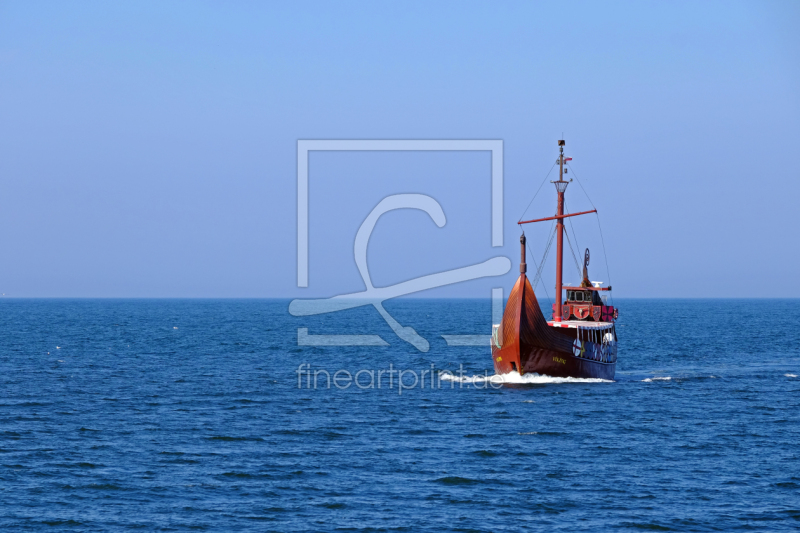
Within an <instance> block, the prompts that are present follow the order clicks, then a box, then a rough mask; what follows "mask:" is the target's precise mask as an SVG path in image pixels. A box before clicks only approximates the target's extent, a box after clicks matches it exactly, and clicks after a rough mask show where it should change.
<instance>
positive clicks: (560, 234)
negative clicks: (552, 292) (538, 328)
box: [553, 140, 569, 322]
mask: <svg viewBox="0 0 800 533" xmlns="http://www.w3.org/2000/svg"><path fill="white" fill-rule="evenodd" d="M564 144H566V143H564V141H563V140H560V141H558V149H559V152H560V153H559V156H558V181H554V182H553V183H555V185H556V191H558V212H557V214H556V216H557V217H558V218H556V220H557V223H556V236H557V239H558V240H557V241H556V308H555V312H554V313H553V315H554V316H553V321H554V322H561V315H562V311H561V291H562V286H563V285H562V283H561V276H562V273H563V270H564V191H566V190H567V185H569V182H568V181H564Z"/></svg>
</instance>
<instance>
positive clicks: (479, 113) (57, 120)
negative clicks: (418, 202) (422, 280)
mask: <svg viewBox="0 0 800 533" xmlns="http://www.w3.org/2000/svg"><path fill="white" fill-rule="evenodd" d="M562 132H563V135H564V138H565V139H566V141H567V155H568V156H571V157H573V158H574V159H573V161H572V168H573V169H574V174H573V175H570V177H572V176H574V175H577V176H578V177H579V178H580V179H581V180H583V185H584V187H585V188H586V190H587V192H588V193H589V195H590V196H591V200H592V202H593V203H594V205H595V206H596V207H597V208H598V209H599V210H600V220H601V221H602V224H603V226H602V229H603V235H604V237H605V244H606V248H607V252H608V264H609V268H610V275H611V280H612V282H613V285H614V288H615V294H616V295H617V296H619V297H651V296H653V297H655V296H670V297H671V296H675V297H684V296H687V297H705V296H721V297H736V296H752V297H761V296H763V297H775V296H787V297H800V285H798V284H797V283H795V281H796V278H797V275H798V272H799V271H800V266H799V263H800V251H798V245H800V238H798V234H800V232H798V230H797V225H798V222H797V214H798V211H800V209H798V205H799V204H800V159H799V158H798V145H799V144H800V3H797V2H788V1H787V2H755V1H753V2H730V1H725V2H642V1H637V2H631V3H622V2H613V3H611V2H609V3H599V2H538V3H537V2H520V3H512V2H488V1H487V2H482V3H477V2H421V3H410V2H391V3H390V2H364V3H341V2H335V3H334V2H325V3H322V2H320V3H301V2H272V3H269V2H252V3H250V2H142V1H136V2H69V3H68V2H22V1H20V2H0V292H2V293H5V294H6V295H7V296H19V297H22V296H85V297H94V296H109V297H112V296H121V297H125V296H132V297H140V296H142V297H143V296H154V297H162V296H164V297H171V296H180V297H183V296H189V297H295V296H302V295H309V296H312V295H313V296H329V295H334V294H339V293H344V292H354V291H359V290H362V289H363V288H364V287H363V283H362V281H361V278H360V276H359V274H358V271H357V269H356V266H355V263H354V260H353V239H354V237H355V234H356V231H357V229H358V227H359V225H360V224H361V222H362V221H363V220H364V218H365V217H366V216H367V214H368V213H369V212H370V211H371V210H372V208H373V207H375V205H376V204H377V203H378V202H379V201H380V200H381V198H383V197H385V196H386V195H390V194H396V193H423V194H428V195H430V196H432V197H434V198H436V200H437V201H438V202H439V203H440V204H441V206H442V208H443V209H444V212H445V214H446V216H447V224H446V225H445V226H444V227H443V228H438V227H436V225H435V224H434V223H433V222H432V221H431V220H430V218H428V216H427V215H425V214H424V213H422V212H414V211H403V212H394V213H389V214H387V215H384V217H383V218H382V219H381V221H380V222H379V224H378V226H377V227H376V229H375V231H374V233H373V235H372V239H371V241H370V248H369V266H370V272H371V275H372V278H373V281H374V283H375V284H376V285H390V284H394V283H397V282H400V281H404V280H407V279H410V278H414V277H417V276H421V275H424V274H431V273H435V272H439V271H443V270H448V269H451V268H455V267H462V266H466V265H470V264H473V263H477V262H481V261H484V260H486V259H489V258H491V257H494V256H497V255H505V256H508V257H509V258H511V259H512V262H513V266H512V270H511V272H510V273H509V274H508V275H506V276H505V277H502V278H493V279H484V280H479V281H473V282H468V283H463V284H460V285H455V286H451V287H448V288H442V289H437V290H433V291H429V292H427V293H423V294H422V295H423V296H431V297H435V296H482V297H488V296H489V290H490V288H491V287H495V286H500V287H504V288H505V289H506V293H507V291H508V289H510V287H511V285H512V283H513V280H514V278H515V277H516V275H517V273H518V267H517V264H518V261H519V252H518V246H519V244H518V243H519V229H518V227H517V225H516V221H517V220H518V219H519V217H520V216H521V215H522V213H523V211H524V210H525V207H526V205H528V202H529V201H530V199H531V198H532V197H533V195H534V193H535V192H536V189H537V188H538V187H539V184H540V183H541V181H542V180H543V179H544V177H545V175H546V174H547V172H548V170H549V169H550V168H551V166H552V164H553V162H554V161H555V159H556V156H557V146H556V141H557V139H559V138H560V137H561V135H562ZM298 139H500V140H502V141H503V143H504V179H505V186H504V223H505V226H504V242H505V246H504V247H503V248H492V247H491V238H490V220H491V219H490V206H491V203H490V202H491V188H490V177H491V163H490V157H489V154H488V153H487V152H463V153H458V152H441V153H419V152H411V153H386V152H381V153H365V152H352V153H334V152H315V153H312V155H311V158H310V163H309V180H310V203H309V209H310V211H309V212H310V215H309V227H310V233H309V235H310V250H309V254H310V262H309V280H310V282H309V287H308V288H307V289H302V290H301V289H298V288H297V286H296V285H297V275H296V269H297V261H296V254H297V244H296V216H297V212H296V201H297V199H296V195H297V185H296V180H297V140H298ZM552 178H553V175H551V176H550V178H549V179H552ZM567 202H568V208H569V209H570V210H571V211H578V210H582V209H586V208H591V205H590V203H589V201H588V200H587V199H586V197H585V196H584V195H583V192H582V191H581V190H580V187H579V186H578V184H577V183H573V184H572V185H570V188H569V189H568V191H567ZM554 210H555V193H554V190H553V187H552V185H550V184H546V186H545V187H544V188H543V189H542V191H541V192H540V193H539V196H538V197H537V199H536V201H535V202H534V203H533V205H531V207H530V208H529V209H528V211H527V214H528V215H530V217H535V216H549V215H551V214H553V212H554ZM579 218H582V220H578V219H579ZM574 220H575V223H574V230H575V233H576V236H577V238H578V244H579V245H580V247H581V248H584V247H586V246H589V247H590V248H591V249H592V257H593V260H592V264H591V266H590V273H591V274H592V276H591V277H592V278H593V279H603V280H606V279H607V276H608V274H607V273H606V269H605V262H604V260H603V254H602V246H601V244H600V240H599V232H598V229H597V220H596V219H595V218H594V216H591V217H576V219H574ZM549 228H550V226H549V225H541V226H540V227H535V228H534V227H531V228H527V229H526V232H527V234H528V236H529V237H530V243H531V246H532V250H533V251H534V254H535V257H536V258H537V260H539V258H540V257H541V253H542V251H543V248H544V245H545V242H546V237H547V232H548V230H549ZM573 244H574V243H573ZM576 253H579V254H580V253H582V252H581V251H580V250H578V251H576ZM552 261H553V253H551V254H550V257H549V263H548V264H547V265H546V266H545V276H544V282H543V284H542V285H540V286H539V288H538V290H539V291H542V290H544V289H546V290H547V291H549V294H550V296H552V294H553V288H552V287H553V283H554V282H553V277H554V276H553V265H552ZM565 280H566V281H577V280H578V274H577V272H576V268H575V265H574V261H573V260H572V257H571V254H570V253H569V251H568V252H567V256H566V258H565Z"/></svg>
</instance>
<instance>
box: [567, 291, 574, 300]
mask: <svg viewBox="0 0 800 533" xmlns="http://www.w3.org/2000/svg"><path fill="white" fill-rule="evenodd" d="M574 299H575V291H567V300H574Z"/></svg>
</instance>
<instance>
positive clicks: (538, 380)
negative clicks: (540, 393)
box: [441, 372, 614, 385]
mask: <svg viewBox="0 0 800 533" xmlns="http://www.w3.org/2000/svg"><path fill="white" fill-rule="evenodd" d="M441 378H442V379H443V380H445V381H455V382H457V383H485V382H487V381H488V382H490V383H514V384H522V385H541V384H546V383H614V382H613V381H611V380H608V379H600V378H554V377H552V376H547V375H544V374H535V373H534V374H525V375H522V376H521V375H520V374H519V372H509V373H508V374H492V375H491V376H481V375H477V376H456V375H453V374H449V373H446V372H444V373H442V374H441Z"/></svg>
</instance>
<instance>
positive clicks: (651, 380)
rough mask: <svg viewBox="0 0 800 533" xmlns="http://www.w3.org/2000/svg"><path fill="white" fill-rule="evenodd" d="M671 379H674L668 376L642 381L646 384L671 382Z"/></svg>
mask: <svg viewBox="0 0 800 533" xmlns="http://www.w3.org/2000/svg"><path fill="white" fill-rule="evenodd" d="M711 377H712V378H713V377H714V376H711ZM671 379H672V376H666V377H661V378H647V379H643V380H642V381H644V382H645V383H652V382H654V381H670V380H671Z"/></svg>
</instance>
